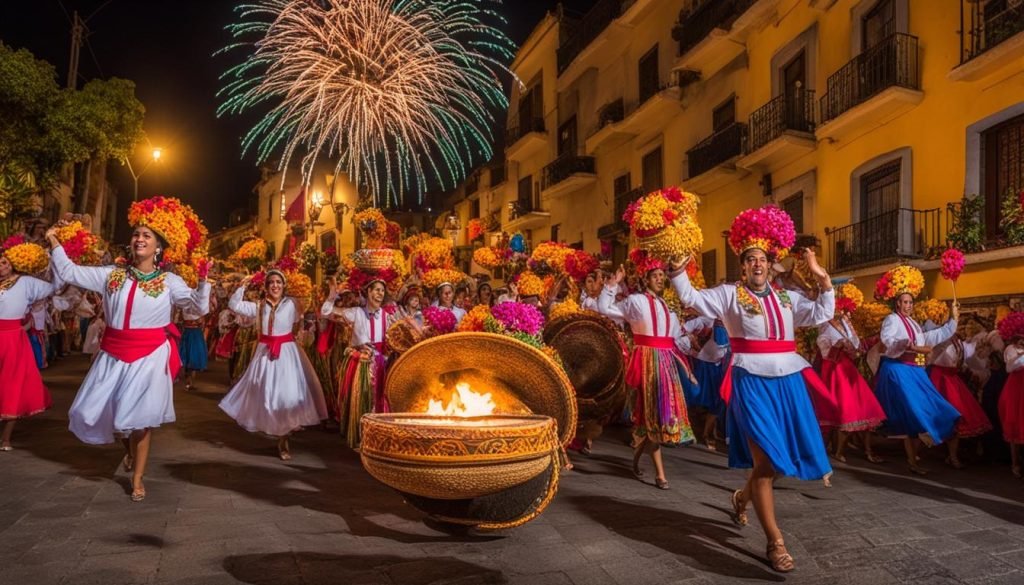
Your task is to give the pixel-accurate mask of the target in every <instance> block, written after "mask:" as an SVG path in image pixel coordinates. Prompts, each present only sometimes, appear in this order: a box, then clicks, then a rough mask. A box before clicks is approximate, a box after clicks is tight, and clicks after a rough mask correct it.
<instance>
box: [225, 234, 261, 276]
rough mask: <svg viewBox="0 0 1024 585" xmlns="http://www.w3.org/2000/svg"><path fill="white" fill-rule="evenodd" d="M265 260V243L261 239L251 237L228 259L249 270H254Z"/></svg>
mask: <svg viewBox="0 0 1024 585" xmlns="http://www.w3.org/2000/svg"><path fill="white" fill-rule="evenodd" d="M266 259H267V242H266V241H264V240H263V238H257V237H253V238H252V239H250V240H247V241H246V242H244V243H243V244H242V246H241V247H239V248H238V249H237V250H235V252H234V254H232V255H231V256H230V257H228V260H229V261H231V262H237V263H239V264H242V265H243V266H245V267H246V268H248V269H249V270H256V269H257V268H259V267H260V266H261V265H262V264H263V263H264V262H265V261H266Z"/></svg>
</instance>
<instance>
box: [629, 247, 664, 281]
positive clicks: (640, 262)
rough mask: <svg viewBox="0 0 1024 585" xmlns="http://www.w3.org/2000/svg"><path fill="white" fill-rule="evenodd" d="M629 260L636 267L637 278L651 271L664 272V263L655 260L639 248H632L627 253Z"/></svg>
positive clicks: (657, 259)
mask: <svg viewBox="0 0 1024 585" xmlns="http://www.w3.org/2000/svg"><path fill="white" fill-rule="evenodd" d="M629 260H630V262H632V263H633V266H635V267H636V273H637V276H641V277H644V276H647V273H648V272H650V271H652V270H665V263H664V262H663V261H662V260H661V259H659V258H655V257H654V256H652V255H651V254H649V253H648V252H647V250H641V249H640V248H633V249H632V250H630V251H629Z"/></svg>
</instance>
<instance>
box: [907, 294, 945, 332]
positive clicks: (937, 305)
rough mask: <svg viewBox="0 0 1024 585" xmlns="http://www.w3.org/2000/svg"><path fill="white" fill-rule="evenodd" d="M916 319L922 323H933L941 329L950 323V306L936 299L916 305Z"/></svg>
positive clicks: (926, 300)
mask: <svg viewBox="0 0 1024 585" xmlns="http://www.w3.org/2000/svg"><path fill="white" fill-rule="evenodd" d="M914 319H915V320H916V321H918V322H920V323H924V322H926V321H931V322H932V323H934V324H935V325H937V326H939V327H941V326H942V325H945V324H946V321H949V305H947V304H946V303H945V302H944V301H940V300H939V299H934V298H932V299H925V300H923V301H920V302H917V303H914Z"/></svg>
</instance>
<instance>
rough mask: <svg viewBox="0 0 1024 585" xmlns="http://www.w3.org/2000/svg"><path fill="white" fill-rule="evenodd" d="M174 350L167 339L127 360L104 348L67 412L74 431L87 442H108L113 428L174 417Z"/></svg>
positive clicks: (123, 429) (122, 429)
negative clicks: (170, 359) (141, 355)
mask: <svg viewBox="0 0 1024 585" xmlns="http://www.w3.org/2000/svg"><path fill="white" fill-rule="evenodd" d="M170 351H171V346H170V343H167V342H164V344H163V345H161V346H160V347H158V348H156V349H155V350H153V353H151V354H149V355H147V356H146V357H144V358H141V359H138V360H135V361H134V362H132V363H130V364H129V363H126V362H122V361H120V360H118V359H116V358H114V357H113V356H111V355H110V354H108V353H107V352H105V351H102V350H101V351H100V352H99V354H98V355H97V356H96V361H95V362H93V364H92V367H91V368H89V373H88V374H86V375H85V380H83V381H82V386H81V388H79V389H78V394H77V395H76V396H75V401H74V402H73V403H72V404H71V410H70V411H69V412H68V418H69V419H70V424H69V425H68V428H70V429H71V432H72V433H74V434H75V436H76V437H78V439H79V440H80V441H82V442H83V443H88V444H90V445H104V444H106V443H113V442H114V438H115V437H114V434H115V433H117V434H127V433H130V432H132V431H136V430H142V429H152V428H156V427H158V426H160V425H162V424H165V423H172V422H174V399H173V398H174V394H173V390H174V383H173V381H172V380H171V372H170V370H169V369H168V367H167V358H168V356H169V355H170Z"/></svg>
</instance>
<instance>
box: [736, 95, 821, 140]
mask: <svg viewBox="0 0 1024 585" xmlns="http://www.w3.org/2000/svg"><path fill="white" fill-rule="evenodd" d="M787 130H793V131H796V132H814V90H811V89H796V90H793V91H791V92H790V93H788V94H783V95H780V96H778V97H776V98H774V99H772V100H771V101H770V102H768V103H767V104H765V105H763V106H761V107H760V108H758V109H757V110H756V111H754V113H753V114H751V115H750V140H749V141H748V143H747V152H754V151H755V150H757V149H759V148H761V147H762V146H764V145H765V144H768V143H769V142H771V141H772V140H775V139H776V138H778V137H780V136H782V134H783V133H784V132H786V131H787Z"/></svg>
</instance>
